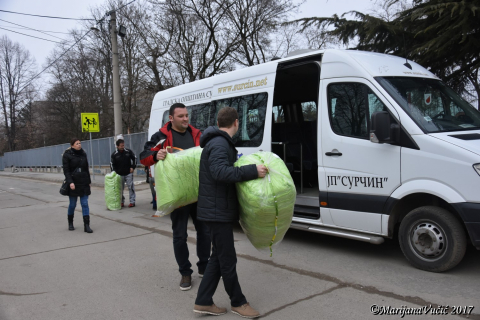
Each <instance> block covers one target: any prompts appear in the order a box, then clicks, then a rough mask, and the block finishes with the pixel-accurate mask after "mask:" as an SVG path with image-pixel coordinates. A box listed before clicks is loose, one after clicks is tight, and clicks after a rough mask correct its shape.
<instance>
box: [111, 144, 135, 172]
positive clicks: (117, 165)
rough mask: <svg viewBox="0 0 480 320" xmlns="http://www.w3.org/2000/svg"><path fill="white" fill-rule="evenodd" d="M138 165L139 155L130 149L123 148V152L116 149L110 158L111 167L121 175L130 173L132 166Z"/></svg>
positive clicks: (133, 167)
mask: <svg viewBox="0 0 480 320" xmlns="http://www.w3.org/2000/svg"><path fill="white" fill-rule="evenodd" d="M136 167H137V157H136V156H135V153H133V151H132V150H130V149H127V148H125V149H123V152H121V151H118V149H117V150H115V152H114V153H112V156H111V159H110V169H112V171H115V172H116V173H117V174H119V175H121V176H126V175H128V174H130V168H132V169H134V170H135V168H136Z"/></svg>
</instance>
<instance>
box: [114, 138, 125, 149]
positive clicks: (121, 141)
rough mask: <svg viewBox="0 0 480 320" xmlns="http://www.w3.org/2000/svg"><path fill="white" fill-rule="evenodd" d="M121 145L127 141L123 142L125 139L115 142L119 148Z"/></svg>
mask: <svg viewBox="0 0 480 320" xmlns="http://www.w3.org/2000/svg"><path fill="white" fill-rule="evenodd" d="M120 143H125V140H123V139H118V140H117V142H115V144H116V145H117V147H118V146H119V145H120Z"/></svg>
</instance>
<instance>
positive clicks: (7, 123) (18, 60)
mask: <svg viewBox="0 0 480 320" xmlns="http://www.w3.org/2000/svg"><path fill="white" fill-rule="evenodd" d="M35 68H36V64H35V59H33V58H32V57H31V56H30V53H29V52H28V51H27V50H26V49H25V48H24V47H23V46H21V45H20V44H18V43H14V42H12V41H11V40H10V39H9V38H8V37H7V36H3V37H1V38H0V103H1V106H2V114H3V120H4V128H5V133H6V136H7V140H8V148H9V150H10V151H14V150H16V145H17V117H18V113H19V112H20V110H22V108H23V107H24V106H25V105H26V103H28V101H27V98H28V93H29V92H30V93H32V92H33V91H34V86H33V84H32V83H31V82H30V81H31V79H32V78H33V76H34V71H35ZM30 96H31V95H30Z"/></svg>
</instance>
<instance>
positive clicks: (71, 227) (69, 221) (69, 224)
mask: <svg viewBox="0 0 480 320" xmlns="http://www.w3.org/2000/svg"><path fill="white" fill-rule="evenodd" d="M67 217H68V230H75V228H74V227H73V214H72V215H68V216H67Z"/></svg>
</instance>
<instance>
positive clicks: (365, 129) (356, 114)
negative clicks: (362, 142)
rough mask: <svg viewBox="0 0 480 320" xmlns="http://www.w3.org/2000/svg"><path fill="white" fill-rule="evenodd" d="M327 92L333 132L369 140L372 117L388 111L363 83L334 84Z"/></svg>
mask: <svg viewBox="0 0 480 320" xmlns="http://www.w3.org/2000/svg"><path fill="white" fill-rule="evenodd" d="M327 90H328V111H329V117H330V124H331V127H332V130H333V132H335V133H336V134H338V135H342V136H349V137H355V138H363V139H368V138H369V131H370V119H371V115H372V114H373V113H374V112H377V111H387V108H386V106H385V105H384V104H383V102H382V101H381V100H380V99H379V98H378V97H377V95H375V94H374V93H373V91H372V90H371V89H370V88H369V87H368V86H366V85H365V84H362V83H352V82H349V83H334V84H330V85H329V86H328V89H327Z"/></svg>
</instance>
